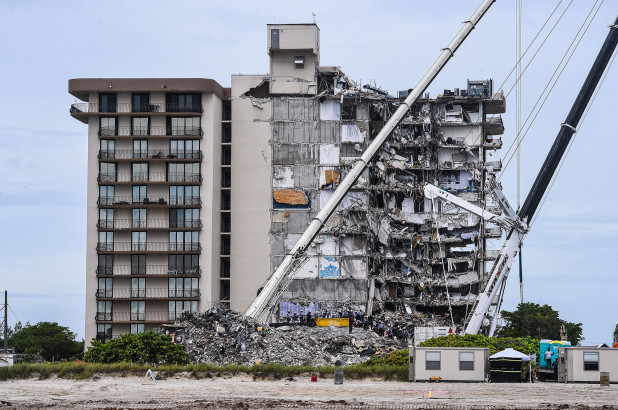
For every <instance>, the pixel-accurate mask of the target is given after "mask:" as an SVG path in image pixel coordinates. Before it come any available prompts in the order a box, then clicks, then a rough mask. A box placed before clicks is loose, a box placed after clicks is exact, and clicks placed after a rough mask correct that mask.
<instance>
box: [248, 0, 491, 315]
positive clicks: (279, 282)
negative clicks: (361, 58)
mask: <svg viewBox="0 0 618 410" xmlns="http://www.w3.org/2000/svg"><path fill="white" fill-rule="evenodd" d="M494 2H495V0H483V2H482V3H481V5H480V6H479V7H478V8H477V9H476V11H475V12H474V13H473V14H472V16H471V17H470V19H469V20H467V21H465V22H464V25H463V27H462V28H461V29H460V30H459V32H458V33H457V35H455V37H454V38H453V40H452V41H451V42H450V43H449V45H448V46H446V47H445V48H443V49H442V53H441V54H440V56H439V57H438V59H437V60H436V61H435V62H434V64H433V65H432V66H431V67H430V68H429V70H428V71H427V73H426V74H425V75H424V76H423V78H421V80H420V81H419V83H418V84H417V85H416V87H414V88H413V89H412V92H410V94H409V95H408V97H407V98H406V99H405V100H404V101H403V102H402V104H401V105H400V106H399V108H398V109H397V111H395V113H394V114H393V116H392V117H391V118H390V119H389V120H388V122H387V123H386V124H385V125H384V127H383V128H382V129H381V130H380V132H379V133H378V135H377V136H376V137H375V139H374V140H373V141H372V142H371V144H370V145H369V146H368V147H367V149H366V150H365V152H363V154H362V155H361V157H360V159H359V160H358V161H357V162H356V164H355V165H354V167H353V168H352V169H351V170H350V172H349V173H348V174H347V176H346V177H345V178H344V179H343V181H342V182H341V184H340V185H339V187H338V188H337V189H336V190H335V192H333V195H332V196H331V198H330V199H329V200H328V201H327V202H326V204H324V207H322V209H321V210H320V212H319V213H318V214H317V215H316V216H315V218H314V219H313V221H312V222H311V223H310V224H309V227H308V228H307V229H306V230H305V232H304V233H303V235H302V236H301V237H300V239H299V240H298V242H296V245H294V247H293V248H292V250H291V251H290V253H289V254H287V255H286V256H285V258H284V259H283V261H282V262H281V264H280V265H279V267H278V268H277V269H276V270H275V272H274V273H273V274H272V275H271V276H270V278H269V279H268V281H267V282H266V284H265V285H264V286H263V288H262V289H261V291H260V293H259V294H258V295H257V297H256V298H255V299H254V300H253V302H252V303H251V304H250V305H249V307H248V308H247V310H246V311H245V315H246V316H249V317H252V318H254V319H256V320H258V321H261V322H265V321H267V319H268V316H269V314H270V311H271V309H272V308H273V306H274V305H275V303H276V302H277V300H278V298H279V296H280V295H281V294H282V293H283V291H284V290H285V289H286V288H287V286H288V284H289V283H290V281H291V280H292V276H293V274H294V272H295V271H296V270H297V269H298V268H300V267H302V265H303V264H304V263H305V262H306V260H307V255H306V250H307V248H308V247H309V246H310V245H311V242H313V240H314V239H315V237H316V236H317V235H318V233H319V232H320V230H321V229H322V227H323V226H324V224H325V223H326V221H327V220H328V218H329V217H330V216H331V215H332V213H333V212H334V211H335V209H336V208H337V206H338V205H339V203H340V202H341V201H342V200H343V198H344V196H345V195H346V193H347V192H348V191H349V190H350V188H351V187H352V186H353V185H354V183H355V182H356V180H357V179H358V178H359V176H360V175H361V174H362V172H363V171H364V170H365V168H366V167H367V165H368V164H369V162H370V161H371V159H372V158H373V156H374V155H375V154H376V152H377V151H378V150H379V149H380V147H381V146H382V145H383V143H384V142H385V141H386V139H387V138H388V136H389V135H390V134H391V133H392V132H393V130H395V128H397V126H398V125H399V123H400V122H401V120H402V119H403V118H404V116H405V115H406V113H407V112H408V111H409V110H410V108H411V107H412V105H413V104H414V102H415V101H416V100H417V99H418V98H419V97H420V96H421V95H422V94H423V92H425V90H426V89H427V87H428V86H429V85H430V84H431V82H432V81H433V80H434V78H436V76H437V75H438V74H439V73H440V71H441V70H442V68H444V66H445V65H446V63H447V62H448V61H449V60H450V59H451V58H452V57H453V55H454V54H455V51H457V49H458V48H459V46H460V45H461V44H462V43H463V42H464V40H465V39H466V38H467V37H468V35H469V34H470V33H471V32H472V30H473V29H474V27H475V26H476V24H477V23H478V22H479V21H480V20H481V18H482V17H483V16H484V15H485V13H486V12H487V10H489V8H490V7H491V5H492V4H493V3H494Z"/></svg>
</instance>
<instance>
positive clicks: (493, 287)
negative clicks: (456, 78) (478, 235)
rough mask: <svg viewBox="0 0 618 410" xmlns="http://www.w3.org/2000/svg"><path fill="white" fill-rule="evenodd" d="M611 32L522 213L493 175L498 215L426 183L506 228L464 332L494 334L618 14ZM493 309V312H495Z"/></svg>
mask: <svg viewBox="0 0 618 410" xmlns="http://www.w3.org/2000/svg"><path fill="white" fill-rule="evenodd" d="M609 28H610V31H609V33H608V34H607V37H606V39H605V42H604V43H603V46H602V47H601V50H600V51H599V53H598V55H597V58H596V59H595V61H594V63H593V65H592V68H591V69H590V72H589V73H588V76H587V77H586V80H585V81H584V84H583V85H582V88H581V90H580V91H579V94H578V95H577V98H576V99H575V102H574V103H573V106H572V107H571V110H570V111H569V113H568V115H567V117H566V119H565V120H564V122H563V123H562V124H560V131H559V132H558V135H557V136H556V139H555V141H554V143H553V145H552V147H551V149H550V150H549V153H548V154H547V158H546V159H545V162H544V163H543V165H542V166H541V169H540V170H539V173H538V175H537V177H536V180H535V181H534V184H533V185H532V188H531V189H530V192H529V193H528V196H527V197H526V200H525V201H524V204H523V206H522V207H521V210H520V211H519V213H515V212H514V211H513V209H512V208H511V207H510V205H508V202H507V201H506V198H505V197H504V194H502V192H501V191H500V189H499V188H498V185H497V184H496V182H495V177H493V178H490V182H489V187H488V188H489V192H490V193H491V194H492V195H494V197H495V198H496V200H497V201H498V203H499V204H500V207H501V208H502V210H503V212H504V215H500V216H498V215H496V214H493V213H491V212H488V211H486V210H484V209H482V208H479V207H477V206H475V205H473V204H470V203H468V202H467V201H465V200H463V199H460V198H458V197H456V196H454V195H451V194H449V193H447V192H446V191H443V190H442V189H440V188H438V187H436V186H434V185H431V184H427V185H425V186H424V188H423V190H424V193H425V196H427V197H428V198H430V199H439V200H442V201H445V202H450V203H453V204H454V205H456V206H459V207H461V208H463V209H465V210H467V211H469V212H471V213H474V214H476V215H478V216H480V217H481V218H484V219H485V220H486V221H488V222H491V223H495V224H496V225H498V226H500V227H501V228H502V229H504V230H505V231H506V241H505V243H504V245H503V246H502V249H501V250H500V255H499V257H498V259H497V260H496V262H495V263H494V265H493V267H492V269H491V271H490V274H489V280H488V281H487V284H486V286H485V289H484V290H483V292H482V293H481V294H480V295H479V296H478V298H477V299H476V302H475V304H474V307H473V309H472V311H471V314H470V316H469V317H468V318H467V325H466V327H465V329H464V333H465V334H477V333H479V331H481V328H482V327H483V326H484V327H486V328H487V327H488V331H487V334H488V336H493V334H494V332H495V330H496V325H497V318H498V313H499V312H498V311H497V310H498V306H499V303H493V301H494V300H495V298H496V296H497V293H498V291H499V289H501V288H502V286H503V285H504V284H505V283H506V280H507V278H508V276H509V272H510V270H511V266H512V264H513V261H514V260H515V258H516V257H517V255H518V253H519V251H520V249H521V246H522V243H523V240H524V237H525V236H526V234H527V233H528V230H529V227H528V224H529V223H530V222H531V221H532V217H533V216H534V214H535V212H536V210H537V208H538V207H539V205H540V203H541V200H542V198H543V196H544V195H545V192H546V191H547V187H548V186H549V183H550V182H551V180H552V178H553V176H554V174H555V172H556V169H557V168H558V165H559V164H560V161H561V160H562V157H563V155H564V153H565V151H566V149H567V147H568V145H569V142H570V141H571V138H572V136H573V134H575V132H576V131H577V126H578V124H579V121H580V120H581V118H582V115H583V114H584V111H585V110H586V107H587V106H588V103H589V102H590V99H591V97H592V95H593V93H594V90H595V89H596V87H597V85H598V83H599V80H600V79H601V76H602V75H603V73H604V71H605V68H606V67H607V64H608V63H609V61H610V59H611V57H612V55H613V53H614V50H615V49H616V44H617V43H618V17H617V18H616V20H615V21H614V24H612V25H610V26H609ZM492 309H493V311H492Z"/></svg>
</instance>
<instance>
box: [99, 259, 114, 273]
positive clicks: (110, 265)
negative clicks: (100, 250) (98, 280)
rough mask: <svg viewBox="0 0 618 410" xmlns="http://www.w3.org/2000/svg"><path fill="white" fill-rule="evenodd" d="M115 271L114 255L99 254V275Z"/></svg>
mask: <svg viewBox="0 0 618 410" xmlns="http://www.w3.org/2000/svg"><path fill="white" fill-rule="evenodd" d="M113 273H114V255H99V263H98V265H97V274H98V275H112V274H113Z"/></svg>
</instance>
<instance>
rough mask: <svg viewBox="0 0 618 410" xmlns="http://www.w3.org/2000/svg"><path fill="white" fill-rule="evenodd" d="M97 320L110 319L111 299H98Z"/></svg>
mask: <svg viewBox="0 0 618 410" xmlns="http://www.w3.org/2000/svg"><path fill="white" fill-rule="evenodd" d="M97 320H112V301H111V300H99V301H98V302H97Z"/></svg>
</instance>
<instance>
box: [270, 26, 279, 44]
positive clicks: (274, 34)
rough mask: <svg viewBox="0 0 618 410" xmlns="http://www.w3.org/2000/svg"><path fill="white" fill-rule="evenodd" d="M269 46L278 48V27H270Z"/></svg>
mask: <svg viewBox="0 0 618 410" xmlns="http://www.w3.org/2000/svg"><path fill="white" fill-rule="evenodd" d="M270 48H279V29H278V28H271V29H270Z"/></svg>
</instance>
